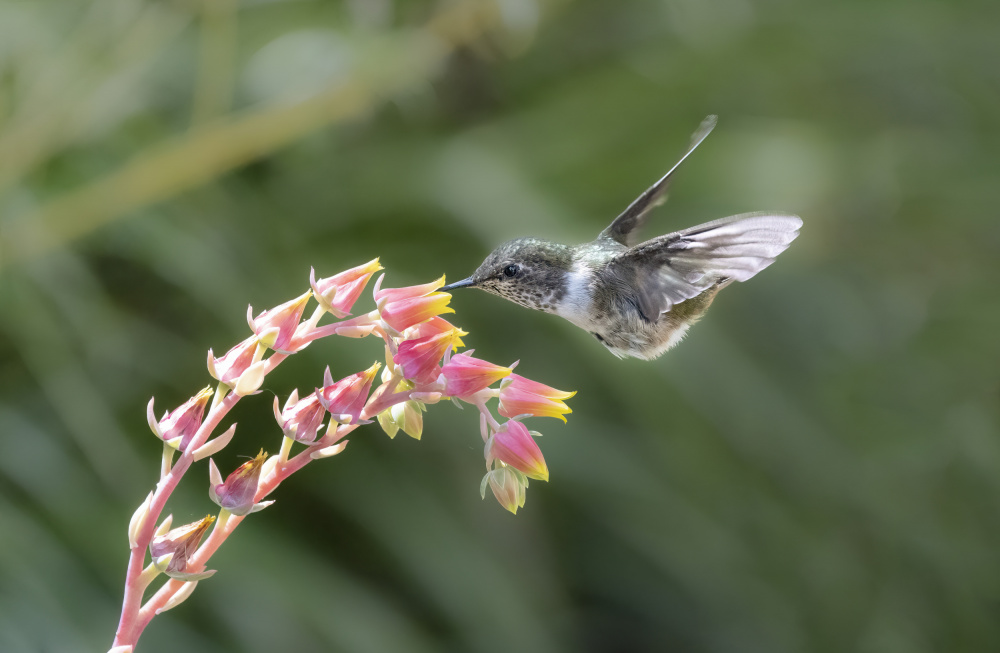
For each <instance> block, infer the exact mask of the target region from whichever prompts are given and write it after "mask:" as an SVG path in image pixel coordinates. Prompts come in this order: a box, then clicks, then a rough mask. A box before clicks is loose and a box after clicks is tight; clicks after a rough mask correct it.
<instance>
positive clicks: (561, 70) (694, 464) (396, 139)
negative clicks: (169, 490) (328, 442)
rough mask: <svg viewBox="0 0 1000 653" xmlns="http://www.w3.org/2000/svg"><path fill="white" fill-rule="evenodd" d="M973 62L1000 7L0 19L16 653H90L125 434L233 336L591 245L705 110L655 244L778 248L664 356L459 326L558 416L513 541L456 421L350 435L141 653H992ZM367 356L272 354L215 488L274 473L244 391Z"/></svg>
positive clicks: (135, 483)
mask: <svg viewBox="0 0 1000 653" xmlns="http://www.w3.org/2000/svg"><path fill="white" fill-rule="evenodd" d="M998 62H1000V5H998V4H997V3H996V2H995V1H994V0H989V1H987V0H982V1H979V2H977V1H972V0H970V1H966V2H951V3H942V2H933V1H930V0H905V1H904V0H881V1H877V2H868V1H862V0H848V1H845V2H837V3H834V2H825V3H819V2H794V1H792V0H759V1H758V0H710V1H705V0H622V1H615V2H609V1H601V0H580V1H577V2H568V1H560V2H546V1H543V0H498V1H497V2H464V1H463V2H459V1H457V0H456V1H453V2H430V1H407V2H403V1H395V2H394V1H393V0H353V1H346V2H320V1H316V0H286V1H281V0H274V1H267V0H207V1H204V2H199V1H198V0H162V1H149V2H139V1H137V0H98V1H95V2H84V3H79V2H68V1H62V2H43V1H39V2H20V1H16V0H15V1H11V0H6V1H5V2H0V230H2V232H0V236H2V241H3V242H2V260H0V275H2V282H0V283H2V286H0V288H2V291H0V292H2V294H0V330H2V331H0V384H2V386H0V387H2V403H0V438H2V439H0V443H2V447H3V449H2V455H0V650H3V651H5V652H20V651H43V652H47V651H103V650H106V649H107V647H108V646H109V645H110V643H111V640H112V637H113V634H114V629H115V626H116V624H117V619H118V613H119V609H120V601H121V586H122V582H123V579H124V571H125V563H126V559H127V545H126V526H127V523H128V519H129V517H130V515H131V514H132V511H133V510H134V508H135V506H136V505H137V504H138V503H139V502H140V501H141V500H142V498H143V497H144V496H145V495H146V493H147V492H148V491H149V490H150V489H151V487H152V485H153V482H154V480H155V477H156V474H157V471H158V465H159V452H160V445H159V443H158V442H157V441H156V440H155V439H154V438H153V437H152V436H151V435H150V434H149V431H148V428H147V426H146V422H145V414H144V410H145V405H146V402H147V401H148V399H149V397H150V396H154V395H155V397H156V399H157V406H158V408H159V409H160V410H163V409H166V408H168V407H170V406H175V405H177V404H178V403H180V402H181V401H183V400H184V399H186V398H187V397H189V396H190V395H191V394H192V393H193V392H195V391H196V390H197V389H199V388H201V387H203V386H204V385H206V383H207V382H208V380H209V378H208V375H207V373H206V371H205V368H204V360H205V350H207V349H208V348H209V347H212V348H214V349H215V351H216V352H221V351H225V350H226V349H227V348H228V347H230V346H231V345H232V344H234V343H236V342H237V341H239V340H241V339H243V338H244V337H245V336H246V334H247V327H246V324H245V321H244V314H245V310H246V305H247V304H248V303H250V304H253V306H254V307H255V308H256V309H258V310H259V309H263V308H266V307H268V306H273V305H275V304H277V303H280V302H282V301H285V300H286V299H289V298H291V297H293V296H295V295H297V294H299V293H301V292H302V291H303V290H304V289H305V287H306V283H307V279H308V274H309V268H310V266H315V267H316V269H317V272H318V273H319V274H320V275H328V274H332V273H334V272H336V271H339V270H341V269H343V268H346V267H349V266H352V265H356V264H358V263H361V262H363V261H366V260H368V259H370V258H372V257H374V256H381V257H382V262H383V264H384V265H385V267H386V268H387V272H388V280H387V282H388V283H390V284H392V285H406V284H410V283H417V282H423V281H426V280H429V279H432V278H434V277H437V276H439V275H440V274H442V273H447V274H448V276H449V278H450V279H452V280H454V279H458V278H461V277H464V276H466V275H467V274H468V273H470V272H471V270H472V269H474V267H475V266H476V265H477V264H478V262H479V261H480V260H481V258H482V257H483V256H484V255H485V254H486V253H487V252H488V251H489V250H490V249H491V248H492V247H493V246H495V245H496V244H498V243H499V242H501V241H503V240H506V239H509V238H513V237H517V236H523V235H536V236H542V237H548V238H552V239H556V240H561V241H563V242H582V241H584V240H589V239H591V238H593V237H594V235H596V233H597V232H598V231H600V229H602V228H603V227H604V226H605V225H606V223H607V222H608V221H609V220H610V219H611V218H612V217H613V216H615V215H616V214H617V213H618V212H619V211H620V210H621V209H622V208H624V206H625V205H627V204H628V203H629V202H630V201H631V200H632V199H633V198H634V197H635V196H636V195H637V194H638V193H639V192H640V191H642V190H643V189H644V188H645V187H646V186H647V185H648V184H649V183H651V182H652V181H653V180H655V179H656V178H657V177H658V176H659V175H660V174H662V173H663V172H664V171H665V170H666V169H667V168H668V167H669V166H670V165H672V164H673V162H674V161H675V159H676V157H677V156H678V155H679V154H680V152H681V151H682V148H683V147H684V146H685V145H686V143H687V139H688V136H689V134H690V133H691V131H693V130H694V128H695V127H696V126H697V125H698V123H699V121H700V120H701V119H702V118H703V117H704V116H705V115H706V114H709V113H717V114H719V116H720V123H719V127H718V128H717V129H716V131H715V133H713V134H712V136H711V137H710V138H709V139H708V140H707V141H706V142H705V143H704V145H702V147H701V148H700V149H699V150H698V151H697V153H696V154H695V155H694V156H693V157H692V158H691V159H690V160H689V162H688V163H686V164H685V165H684V168H683V169H682V171H681V173H680V174H679V175H678V176H677V179H676V183H675V184H674V187H673V193H672V197H671V199H670V202H669V203H668V204H667V205H666V206H665V207H663V208H661V209H660V210H659V211H658V213H657V215H656V216H655V217H654V219H653V220H652V221H651V223H650V225H649V228H648V229H647V232H646V233H647V234H648V235H650V236H652V235H655V234H659V233H664V232H667V231H670V230H673V229H677V228H681V227H686V226H690V225H693V224H696V223H698V222H702V221H707V220H711V219H715V218H718V217H722V216H725V215H731V214H735V213H741V212H745V211H751V210H762V209H774V210H782V211H790V212H795V213H798V214H800V215H801V216H802V217H803V219H804V220H805V226H804V228H803V230H802V236H801V237H800V238H799V240H798V241H796V243H795V244H794V246H793V247H791V249H790V250H789V251H788V252H787V253H786V254H784V255H782V257H781V258H780V259H779V261H778V263H777V264H776V265H774V266H773V267H772V268H770V269H768V270H767V271H766V272H765V273H763V274H761V275H759V276H758V277H757V278H755V279H753V281H751V282H750V283H747V284H737V285H736V286H735V287H732V288H731V289H729V290H726V291H725V292H723V293H722V294H721V295H720V297H719V299H718V300H717V301H716V303H715V306H714V307H713V309H712V310H711V311H710V312H709V314H708V316H707V318H706V319H705V320H704V321H703V322H702V323H701V324H700V325H699V326H698V327H697V328H695V329H693V330H692V331H691V334H690V335H689V336H688V338H687V339H686V340H685V342H684V343H683V344H682V345H681V346H679V347H678V348H677V349H675V350H674V351H672V352H670V353H669V354H668V355H667V356H665V357H664V358H662V359H660V360H657V361H655V362H653V363H648V362H642V361H634V360H629V361H619V360H616V359H614V358H613V357H612V356H610V355H609V354H608V353H607V352H606V351H605V350H604V349H603V348H602V347H601V346H600V345H599V344H598V343H596V342H594V340H593V338H592V337H591V336H589V335H587V334H586V333H583V332H582V331H579V330H576V329H575V328H574V327H572V326H571V325H569V324H568V323H565V322H562V321H560V320H558V319H556V318H553V317H551V316H545V315H542V314H535V313H532V312H529V311H526V310H524V309H521V308H519V307H517V306H515V305H513V304H508V303H505V302H502V301H500V300H498V299H496V298H494V297H491V296H488V295H486V294H484V293H475V292H467V293H460V294H456V296H455V298H454V300H453V306H454V307H455V308H456V309H457V314H456V315H455V316H453V317H454V321H455V322H456V323H457V324H459V325H461V326H463V327H465V328H466V329H467V330H468V331H470V332H471V335H470V336H469V337H468V338H467V339H466V343H467V344H468V346H470V347H474V348H475V349H476V351H477V354H478V355H481V356H483V357H485V358H488V359H490V360H494V361H497V362H504V363H506V362H510V361H513V360H515V359H520V360H521V368H519V371H520V372H522V373H524V374H525V375H527V376H530V377H533V378H537V379H539V380H541V381H543V382H546V383H549V384H551V385H554V386H557V387H560V388H568V389H575V390H578V391H579V394H578V395H577V396H576V397H575V398H574V399H573V400H572V402H571V405H572V407H573V409H574V412H573V414H572V415H571V416H570V420H569V423H568V425H562V424H561V423H559V422H557V421H556V420H535V422H534V424H533V428H538V429H540V430H542V431H543V432H544V433H545V437H544V438H543V439H542V441H541V445H542V447H543V450H544V452H545V455H546V459H547V461H548V463H549V467H550V469H551V482H550V483H547V484H546V483H540V482H533V483H532V486H531V488H530V489H529V492H528V502H527V505H526V507H525V508H524V509H523V511H521V512H520V513H519V514H518V515H517V516H516V517H514V516H512V515H510V514H509V513H507V512H505V511H504V510H502V509H501V508H500V507H499V506H498V505H497V504H496V503H495V502H494V501H493V500H492V498H488V500H487V501H485V502H484V501H481V500H480V498H479V494H478V487H479V480H480V478H481V476H482V474H483V471H484V470H483V461H482V451H481V449H482V447H481V442H480V439H479V434H478V422H477V419H476V416H475V414H474V413H473V412H470V411H469V410H466V411H458V410H456V409H454V408H453V407H451V406H449V405H447V404H445V405H439V406H435V407H432V408H431V409H430V411H429V412H428V413H427V415H426V424H425V431H424V437H423V440H422V441H420V442H417V441H414V440H411V439H409V438H406V437H405V436H402V435H400V436H399V437H397V438H396V439H395V440H393V441H391V440H389V439H388V438H387V437H386V436H385V435H384V434H383V433H382V432H381V431H380V430H378V428H377V427H374V426H373V427H367V428H365V429H363V430H361V431H359V432H358V433H357V434H355V436H354V437H353V438H352V443H351V445H350V447H348V449H347V451H346V453H345V454H344V455H342V456H339V457H337V458H334V459H332V460H329V461H323V462H320V463H318V464H315V465H311V466H310V467H309V468H307V469H306V470H304V471H303V472H302V473H300V474H298V475H297V476H295V477H293V478H292V479H291V480H290V481H289V482H287V483H286V484H285V485H284V486H282V487H281V488H280V489H279V490H278V492H277V493H276V495H275V496H274V498H276V499H277V500H278V502H277V504H276V505H275V506H274V507H272V508H270V509H268V510H267V511H265V512H263V513H261V514H260V515H256V516H254V517H252V518H251V519H250V520H249V521H247V522H246V523H245V524H244V525H243V526H242V527H241V528H240V531H239V532H238V534H237V536H236V537H234V538H233V539H232V540H231V541H230V542H227V544H226V545H225V547H224V548H223V549H222V550H221V551H220V553H219V555H217V556H216V557H215V558H214V559H213V564H212V565H211V566H212V567H213V568H217V569H219V570H220V572H219V573H218V574H217V576H216V577H215V578H213V579H211V580H210V581H207V582H204V583H202V584H201V585H200V586H199V587H198V589H197V591H196V592H195V594H194V595H193V596H192V598H191V599H190V600H189V601H188V602H187V603H185V604H184V605H182V606H180V607H179V608H177V609H175V610H173V611H171V612H169V613H166V614H164V615H162V616H160V617H158V618H156V619H155V620H154V621H153V622H152V624H151V626H150V627H149V629H148V630H147V631H146V633H145V634H144V636H143V639H142V640H141V642H140V650H142V651H148V652H150V653H152V652H156V651H164V652H165V651H177V650H185V651H249V652H254V651H260V652H264V651H275V650H294V651H350V652H369V651H370V652H386V651H418V652H431V651H456V652H458V651H545V652H549V651H552V652H561V651H566V652H573V651H594V652H605V651H615V652H617V651H622V652H627V651H692V652H701V651H705V652H732V651H737V652H744V651H747V652H757V651H759V652H768V653H781V652H786V651H787V652H796V651H819V652H830V653H835V652H836V653H840V652H843V651H864V652H883V651H884V652H897V651H898V652H901V653H920V652H923V651H949V652H955V651H988V650H1000V619H998V615H1000V432H998V418H1000V405H998V404H1000V402H998V398H1000V382H998V372H997V370H998V361H1000V342H998V338H997V336H998V333H1000V303H998V301H997V298H998V293H997V283H998V281H1000V266H998V252H1000V220H998V211H997V206H998V205H1000V182H998V179H1000V156H998V152H1000V129H998V116H1000V66H998ZM368 302H370V299H365V300H363V303H361V304H359V308H362V309H363V310H367V307H368V306H370V304H369V303H368ZM380 353H381V349H380V346H379V344H378V343H377V342H375V341H354V340H341V341H337V342H333V341H329V342H328V341H322V342H320V343H317V344H316V345H314V346H312V347H311V348H310V349H309V350H308V351H307V352H305V353H303V354H302V355H300V356H297V357H295V358H294V359H292V360H290V361H289V362H288V363H286V364H285V365H283V366H282V368H280V370H279V372H277V373H275V374H274V375H272V376H271V377H269V378H268V382H267V386H266V390H268V391H269V392H265V393H264V394H263V395H262V396H260V397H257V398H254V399H252V400H250V401H246V402H243V403H242V404H241V405H240V406H239V407H238V409H237V410H236V411H235V413H234V415H235V419H236V420H237V421H238V422H239V424H240V428H239V431H238V435H237V439H236V441H235V442H234V444H233V445H231V446H230V447H229V448H228V449H227V450H226V452H224V454H223V455H222V456H220V457H219V459H218V462H219V463H220V467H221V468H222V469H223V470H224V471H226V470H230V469H232V468H233V467H234V466H235V465H236V464H238V463H239V462H240V461H241V460H242V458H241V456H247V455H252V454H254V453H256V451H257V449H258V447H260V446H264V447H267V448H268V449H269V450H271V451H274V450H275V447H276V442H277V440H278V431H277V428H276V425H275V424H274V421H273V418H272V417H271V416H270V410H271V408H270V401H271V399H272V394H271V393H277V394H278V395H280V396H281V397H282V398H284V397H285V396H287V394H288V393H289V392H290V391H291V389H292V388H294V387H298V388H300V389H302V390H308V389H310V388H312V387H314V386H315V385H316V384H318V383H319V381H320V379H321V373H322V368H323V366H325V365H327V364H329V365H331V367H332V368H333V372H334V374H335V376H338V377H339V376H342V375H346V374H348V373H350V372H354V371H356V370H359V369H362V368H363V367H365V366H367V365H369V364H370V363H371V361H372V360H375V359H376V358H378V357H379V356H380ZM205 469H206V468H205V465H204V464H199V466H197V467H195V469H194V470H193V472H192V474H191V475H189V478H188V479H187V480H186V481H185V483H184V486H185V487H184V490H183V491H181V492H179V493H178V494H177V495H176V496H175V499H174V501H173V503H172V504H171V505H170V506H168V508H169V509H170V510H171V511H172V512H173V513H174V514H175V517H176V518H177V519H179V520H181V521H188V520H191V519H195V518H197V517H200V516H201V515H203V514H205V513H206V512H208V511H209V510H210V508H211V504H210V503H209V501H208V500H207V496H206V487H205V483H206V481H207V473H206V471H205Z"/></svg>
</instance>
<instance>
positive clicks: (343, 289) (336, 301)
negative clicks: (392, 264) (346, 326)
mask: <svg viewBox="0 0 1000 653" xmlns="http://www.w3.org/2000/svg"><path fill="white" fill-rule="evenodd" d="M381 269H382V266H381V265H379V262H378V259H377V258H376V259H373V260H371V261H368V262H367V263H365V264H364V265H359V266H358V267H356V268H351V269H350V270H345V271H343V272H341V273H339V274H335V275H333V276H332V277H327V278H325V279H320V280H319V281H317V280H316V271H315V270H310V272H309V283H310V285H312V289H313V293H314V295H315V296H316V301H318V302H319V305H320V306H322V307H323V308H324V309H326V310H327V311H329V312H330V313H333V315H334V316H335V317H337V318H342V317H346V316H348V315H350V313H351V307H353V306H354V302H356V301H358V297H360V296H361V293H362V291H363V290H364V289H365V286H366V285H368V280H369V279H370V278H371V276H372V275H373V274H375V273H376V272H378V271H379V270H381Z"/></svg>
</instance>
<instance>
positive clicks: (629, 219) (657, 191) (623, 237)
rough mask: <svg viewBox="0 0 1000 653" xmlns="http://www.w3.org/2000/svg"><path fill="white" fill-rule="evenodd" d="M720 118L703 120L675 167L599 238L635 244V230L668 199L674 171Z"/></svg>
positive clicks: (631, 205) (714, 117)
mask: <svg viewBox="0 0 1000 653" xmlns="http://www.w3.org/2000/svg"><path fill="white" fill-rule="evenodd" d="M718 120H719V117H718V116H708V117H707V118H705V119H704V120H703V121H701V124H700V125H699V126H698V129H697V130H695V132H694V134H692V135H691V143H690V144H689V145H688V149H687V152H685V153H684V156H682V157H681V158H680V161H678V162H677V163H675V164H674V167H673V168H671V169H670V170H669V171H668V172H667V174H665V175H663V176H662V177H660V179H659V181H657V182H656V183H655V184H653V185H652V186H650V187H649V188H647V189H646V191H645V192H644V193H643V194H642V195H640V196H639V197H637V198H636V199H635V201H634V202H632V203H631V204H629V205H628V208H627V209H625V210H624V211H622V214H621V215H619V216H618V217H617V218H615V219H614V221H613V222H612V223H611V224H610V225H608V228H607V229H605V230H604V231H602V232H601V235H600V236H599V238H610V239H612V240H616V241H618V242H619V243H621V244H622V245H625V246H626V247H631V246H632V245H634V244H635V237H634V235H635V232H636V231H638V230H639V228H640V227H642V225H644V224H645V223H646V221H647V220H648V219H649V213H650V211H652V210H653V209H654V208H656V207H657V206H659V205H661V204H663V203H664V202H665V201H667V190H668V188H669V187H670V180H671V178H672V177H673V174H674V172H675V171H676V170H677V168H679V167H680V165H681V164H682V163H684V159H686V158H688V155H690V154H691V153H692V152H694V150H695V148H697V147H698V146H699V145H701V142H702V141H703V140H705V137H706V136H708V135H709V134H710V133H711V132H712V130H713V129H715V124H716V123H717V122H718Z"/></svg>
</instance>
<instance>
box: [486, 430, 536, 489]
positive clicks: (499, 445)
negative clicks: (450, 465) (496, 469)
mask: <svg viewBox="0 0 1000 653" xmlns="http://www.w3.org/2000/svg"><path fill="white" fill-rule="evenodd" d="M494 460H499V461H500V462H502V463H504V464H505V465H510V466H511V467H513V468H514V469H516V470H518V471H519V472H521V473H523V474H524V475H525V476H527V477H528V478H535V479H538V480H540V481H548V480H549V468H548V466H547V465H546V464H545V458H543V457H542V450H541V449H539V448H538V445H537V444H536V443H535V439H534V438H533V437H531V433H529V432H528V429H527V427H525V425H524V424H522V423H520V422H516V421H514V420H511V421H509V422H507V423H506V424H504V425H503V426H501V427H500V430H499V431H497V432H496V433H495V434H494V435H493V437H491V438H490V439H489V441H488V442H487V445H486V465H487V466H489V465H490V464H491V463H492V462H493V461H494Z"/></svg>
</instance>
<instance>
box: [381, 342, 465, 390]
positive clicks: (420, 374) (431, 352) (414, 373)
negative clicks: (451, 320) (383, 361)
mask: <svg viewBox="0 0 1000 653" xmlns="http://www.w3.org/2000/svg"><path fill="white" fill-rule="evenodd" d="M460 333H461V332H460V331H459V330H458V329H453V330H451V331H445V332H443V333H439V334H437V335H433V336H427V337H425V338H418V339H417V340H407V341H405V342H403V343H402V344H401V345H399V352H398V353H397V354H396V355H395V356H393V361H395V363H396V364H397V365H399V366H400V367H402V368H403V376H404V377H406V378H407V379H410V380H412V381H416V382H417V383H431V382H433V381H434V380H435V379H437V377H438V375H439V374H441V369H440V368H439V367H438V363H440V362H441V359H442V358H444V355H445V354H446V353H447V352H448V350H449V349H451V348H452V347H454V346H455V345H456V341H458V342H461V339H460V337H459V334H460Z"/></svg>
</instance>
